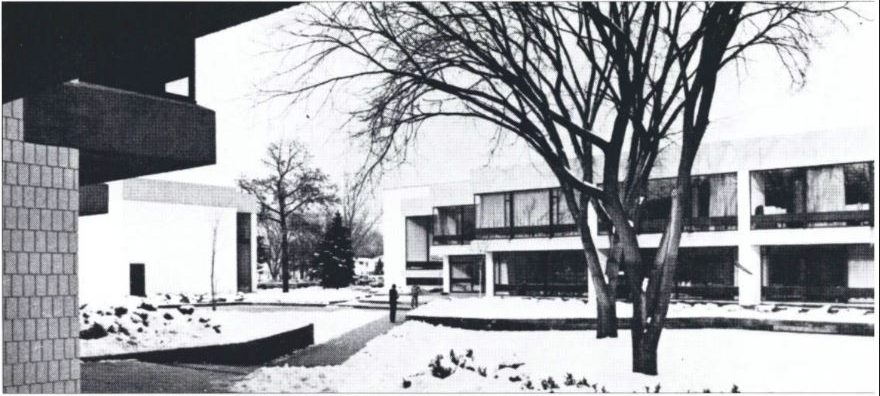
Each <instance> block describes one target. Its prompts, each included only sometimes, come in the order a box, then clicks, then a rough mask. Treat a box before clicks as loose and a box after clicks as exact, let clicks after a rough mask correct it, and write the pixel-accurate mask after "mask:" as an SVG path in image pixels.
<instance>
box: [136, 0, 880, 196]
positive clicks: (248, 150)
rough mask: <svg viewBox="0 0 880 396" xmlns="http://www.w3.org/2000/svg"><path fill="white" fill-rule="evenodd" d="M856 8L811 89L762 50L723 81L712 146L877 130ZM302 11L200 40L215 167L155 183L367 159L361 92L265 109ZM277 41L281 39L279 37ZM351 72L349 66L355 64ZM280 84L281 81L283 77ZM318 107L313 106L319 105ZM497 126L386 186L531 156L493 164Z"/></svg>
mask: <svg viewBox="0 0 880 396" xmlns="http://www.w3.org/2000/svg"><path fill="white" fill-rule="evenodd" d="M857 7H858V8H859V9H860V10H862V12H863V14H864V15H865V16H867V17H868V18H869V19H870V21H864V22H862V23H859V24H850V25H849V26H848V30H846V29H841V28H838V29H834V30H833V31H829V32H828V35H827V36H825V38H824V39H823V42H824V45H823V46H822V47H817V48H815V49H814V51H813V52H812V56H813V63H812V66H811V68H810V69H809V71H808V76H807V85H806V87H804V88H803V89H796V88H794V87H792V85H791V83H790V80H789V78H788V75H787V74H786V72H785V70H784V69H783V68H782V67H781V66H780V64H779V62H778V61H777V60H776V59H774V58H773V57H772V56H763V55H766V54H756V56H754V57H752V60H751V62H750V64H749V67H748V70H747V72H746V73H740V74H739V75H737V73H735V72H734V71H733V69H730V70H728V71H726V72H725V74H724V75H723V76H722V80H721V83H720V85H719V89H718V90H717V94H716V101H715V105H714V107H713V112H712V115H713V117H712V124H711V127H710V131H709V132H708V134H707V137H706V139H707V140H715V139H725V138H731V137H748V136H756V135H761V134H778V133H797V132H806V131H811V130H827V129H841V130H844V129H847V128H871V129H873V130H877V108H878V94H877V86H878V81H877V75H878V52H877V47H878V42H877V41H878V39H877V38H878V30H877V26H878V24H877V22H876V21H877V4H875V3H861V4H857ZM296 12H298V9H297V8H296V7H294V8H292V9H288V10H284V11H281V12H279V13H276V14H273V15H270V16H267V17H265V18H261V19H257V20H254V21H251V22H248V23H245V24H242V25H239V26H236V27H233V28H230V29H227V30H224V31H221V32H217V33H215V34H212V35H209V36H205V37H202V38H200V39H198V40H197V43H196V76H197V79H196V84H197V89H196V96H197V100H198V102H199V104H200V105H202V106H205V107H208V108H210V109H213V110H214V111H216V113H217V164H216V165H213V166H208V167H201V168H196V169H191V170H185V171H179V172H171V173H166V174H162V175H156V176H152V177H159V178H165V179H174V180H181V181H191V182H197V183H208V184H216V185H235V180H236V178H237V177H239V176H240V175H248V176H260V175H261V173H262V168H261V164H260V159H261V158H262V157H263V154H264V152H265V149H266V147H267V146H268V144H269V143H270V142H273V141H277V140H278V139H280V138H283V137H294V138H296V139H299V140H301V141H302V142H304V143H305V144H306V145H307V147H308V149H309V150H310V151H311V152H312V154H313V156H314V159H313V164H314V165H315V166H317V167H320V168H321V169H323V170H324V171H325V172H327V173H329V174H330V175H331V177H332V178H333V179H334V181H336V182H339V183H340V184H341V181H342V178H343V175H344V174H346V173H354V172H356V171H357V169H358V167H359V166H360V164H361V162H362V160H363V155H362V152H361V151H360V150H359V149H358V145H357V143H356V142H352V141H351V140H350V139H348V133H349V132H350V130H349V129H346V128H345V127H343V122H344V121H345V120H346V115H345V112H344V111H345V109H347V108H350V107H352V106H354V105H357V104H361V102H359V101H360V100H362V98H360V97H359V95H357V92H339V94H338V95H335V96H334V97H332V98H330V101H328V102H327V103H326V104H325V105H324V106H322V107H320V108H319V106H318V105H317V104H314V103H311V104H308V105H301V106H293V107H289V106H286V105H285V104H284V103H280V102H274V103H271V104H268V105H267V104H262V105H261V104H258V103H257V98H258V95H255V94H256V87H258V86H265V84H266V81H267V79H268V78H269V77H271V76H272V73H273V72H276V71H277V70H278V69H279V67H281V65H283V64H289V62H290V60H291V59H294V60H295V59H298V57H301V56H302V55H303V54H302V53H293V54H291V53H288V54H286V56H287V57H288V58H284V57H283V56H284V55H282V54H279V53H275V52H271V51H270V49H271V45H270V44H271V43H272V42H273V33H276V30H275V28H276V27H277V26H279V24H283V23H285V22H286V21H288V20H289V19H290V13H296ZM274 37H277V36H274ZM348 66H351V65H348ZM276 83H277V81H276ZM313 102H314V101H313ZM492 135H493V134H492V129H491V128H490V127H489V126H487V125H483V124H478V123H476V122H471V121H464V120H459V121H456V120H450V119H443V120H438V121H432V122H428V123H427V124H425V126H424V127H423V129H422V133H421V134H420V137H419V140H418V143H417V146H416V147H415V150H414V152H413V153H412V154H411V155H410V163H409V164H407V165H405V166H404V167H402V168H401V169H400V170H399V171H397V172H396V173H395V174H394V175H389V176H387V177H386V178H385V179H384V180H383V185H382V187H386V188H387V187H390V186H396V185H412V184H426V183H433V182H438V181H441V182H442V181H452V180H461V179H464V178H466V177H467V176H468V174H469V172H470V171H471V170H472V169H474V168H478V167H481V166H487V165H490V166H504V165H509V164H511V163H513V162H518V161H523V159H524V158H528V153H527V150H524V149H523V148H522V147H521V145H520V144H517V142H516V141H515V140H513V139H508V140H507V141H505V142H502V143H503V144H502V149H501V150H500V151H499V152H498V154H497V155H496V156H495V157H493V158H492V159H491V162H490V160H489V159H488V157H489V156H488V152H489V150H490V149H491V147H492V146H493V144H492V142H491V141H490V139H491V136H492Z"/></svg>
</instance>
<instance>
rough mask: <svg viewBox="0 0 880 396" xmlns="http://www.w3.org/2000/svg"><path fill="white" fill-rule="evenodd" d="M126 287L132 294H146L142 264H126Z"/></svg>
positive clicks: (143, 295)
mask: <svg viewBox="0 0 880 396" xmlns="http://www.w3.org/2000/svg"><path fill="white" fill-rule="evenodd" d="M128 289H129V294H131V295H132V296H139V297H146V296H147V285H146V276H145V268H144V264H142V263H131V264H129V265H128Z"/></svg>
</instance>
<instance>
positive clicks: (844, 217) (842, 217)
mask: <svg viewBox="0 0 880 396" xmlns="http://www.w3.org/2000/svg"><path fill="white" fill-rule="evenodd" d="M873 225H874V210H873V209H869V210H850V211H838V212H814V213H786V214H771V215H752V229H753V230H765V229H774V228H819V227H847V226H873Z"/></svg>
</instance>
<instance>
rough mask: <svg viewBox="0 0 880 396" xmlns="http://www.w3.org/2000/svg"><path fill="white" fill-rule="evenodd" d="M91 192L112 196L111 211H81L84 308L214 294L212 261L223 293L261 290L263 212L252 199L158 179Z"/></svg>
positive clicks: (230, 190) (126, 182)
mask: <svg viewBox="0 0 880 396" xmlns="http://www.w3.org/2000/svg"><path fill="white" fill-rule="evenodd" d="M90 188H101V189H103V190H105V191H106V194H107V197H108V198H107V200H106V201H105V202H108V205H107V206H106V207H103V208H92V207H89V206H88V205H89V204H90V202H86V201H83V203H82V204H81V205H80V207H81V209H80V219H79V273H78V275H79V290H80V295H79V299H80V302H81V303H89V302H102V301H114V300H115V298H118V297H120V296H127V295H135V296H144V295H153V294H156V293H171V294H174V293H209V292H210V291H211V272H212V271H211V270H212V268H211V265H212V262H211V260H212V257H213V260H214V262H213V266H214V268H213V270H214V271H213V272H214V275H213V276H214V278H213V282H214V290H215V291H216V292H217V293H223V294H227V293H235V292H238V291H240V292H251V291H253V290H254V289H256V281H257V279H256V274H255V272H256V261H257V260H256V255H257V252H256V235H255V233H253V232H252V230H254V229H256V213H257V211H258V206H257V202H256V199H255V198H253V197H252V196H249V195H246V194H242V193H239V192H238V191H237V190H236V189H235V188H230V187H218V186H208V185H200V184H190V183H179V182H171V181H163V180H152V179H128V180H122V181H115V182H110V183H107V184H105V185H102V186H89V187H83V190H85V189H90ZM102 194H103V193H102ZM97 195H101V194H97V193H96V194H94V196H97ZM90 196H92V195H90ZM96 209H97V210H96ZM215 230H216V233H215Z"/></svg>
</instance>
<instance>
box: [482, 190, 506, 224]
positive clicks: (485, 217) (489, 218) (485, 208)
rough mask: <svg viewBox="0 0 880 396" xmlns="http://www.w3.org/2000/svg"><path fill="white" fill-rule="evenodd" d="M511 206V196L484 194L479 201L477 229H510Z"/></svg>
mask: <svg viewBox="0 0 880 396" xmlns="http://www.w3.org/2000/svg"><path fill="white" fill-rule="evenodd" d="M509 205H510V198H509V194H506V193H503V194H484V195H480V196H479V198H478V201H477V227H479V228H502V227H508V226H509V225H510V223H509V213H508V212H509V211H508V207H509Z"/></svg>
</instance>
